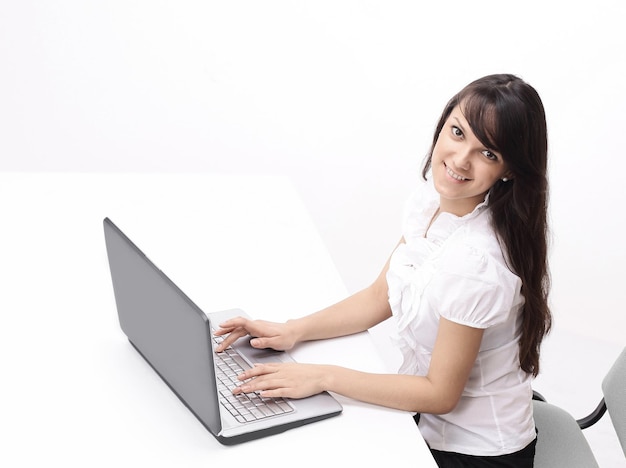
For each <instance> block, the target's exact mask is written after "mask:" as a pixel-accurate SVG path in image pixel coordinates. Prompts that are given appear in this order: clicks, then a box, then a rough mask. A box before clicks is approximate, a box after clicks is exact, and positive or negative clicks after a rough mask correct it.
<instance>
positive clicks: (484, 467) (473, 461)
mask: <svg viewBox="0 0 626 468" xmlns="http://www.w3.org/2000/svg"><path fill="white" fill-rule="evenodd" d="M413 418H414V419H415V422H416V423H418V422H419V414H416V415H415V416H414V417H413ZM536 445H537V439H535V440H533V441H532V442H531V443H530V444H528V445H527V446H526V447H524V448H523V449H522V450H520V451H518V452H514V453H509V454H506V455H498V456H490V457H482V456H477V455H466V454H464V453H456V452H443V451H441V450H433V449H430V453H432V454H433V458H434V459H435V461H436V462H437V466H439V468H533V465H534V462H535V446H536Z"/></svg>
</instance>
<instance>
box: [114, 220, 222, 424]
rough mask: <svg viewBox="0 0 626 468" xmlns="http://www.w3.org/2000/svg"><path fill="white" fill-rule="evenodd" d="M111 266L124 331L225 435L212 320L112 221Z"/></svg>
mask: <svg viewBox="0 0 626 468" xmlns="http://www.w3.org/2000/svg"><path fill="white" fill-rule="evenodd" d="M104 230H105V240H106V246H107V252H108V257H109V267H110V269H111V277H112V281H113V290H114V294H115V301H116V303H117V310H118V316H119V321H120V325H121V328H122V330H123V331H124V333H125V334H126V336H127V337H128V339H129V340H130V342H131V343H132V345H133V346H134V347H135V348H136V349H137V350H138V351H139V353H141V355H142V356H143V357H144V358H145V359H146V360H147V361H148V363H149V364H150V365H151V366H152V367H153V368H154V370H155V371H156V372H157V373H158V374H159V375H160V376H161V378H162V379H163V380H164V381H165V382H166V383H167V384H168V385H169V387H170V388H171V389H172V390H173V391H174V392H175V393H176V394H177V395H178V397H179V398H180V399H181V400H182V401H183V402H184V403H185V404H186V405H187V407H188V408H189V409H190V410H191V411H192V412H193V413H194V414H195V415H196V417H197V418H198V419H200V421H201V422H202V423H203V424H204V425H205V426H206V427H207V429H209V430H210V431H211V432H212V433H213V434H215V435H216V434H218V433H219V432H220V430H221V423H220V416H219V402H218V399H217V394H216V392H217V390H216V387H215V375H214V372H215V371H214V368H213V360H212V355H213V350H212V348H211V336H210V327H209V323H208V319H207V317H206V315H205V314H204V313H203V312H202V311H201V310H200V309H199V308H198V307H197V306H196V305H195V304H194V303H193V302H192V301H191V300H190V299H189V298H188V297H187V296H186V295H185V294H184V293H183V292H182V291H181V290H180V289H178V287H177V286H176V285H175V284H174V283H173V282H172V281H170V280H169V278H167V276H165V274H163V273H162V272H161V271H160V270H159V269H158V268H157V267H156V266H155V265H154V264H153V263H152V262H151V261H150V260H149V259H148V258H147V257H146V256H145V255H144V254H143V253H142V252H141V251H140V250H139V249H138V248H137V247H136V246H135V245H134V244H133V243H132V242H131V241H130V239H128V238H127V237H126V236H125V235H124V234H123V233H122V232H121V231H120V230H119V229H118V228H117V227H116V226H115V225H114V224H113V223H112V222H111V221H110V220H109V219H105V220H104Z"/></svg>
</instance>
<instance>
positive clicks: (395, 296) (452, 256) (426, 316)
mask: <svg viewBox="0 0 626 468" xmlns="http://www.w3.org/2000/svg"><path fill="white" fill-rule="evenodd" d="M438 206H439V194H438V193H437V192H436V190H435V189H434V187H433V184H432V182H430V181H429V182H427V183H425V184H423V186H422V187H420V189H419V190H418V191H416V192H415V193H414V194H413V196H412V197H411V198H410V199H409V200H408V202H407V206H406V211H405V219H404V227H403V236H404V241H405V243H402V244H400V245H399V246H398V247H397V249H396V250H395V252H394V253H393V255H392V256H391V261H390V265H389V270H388V272H387V283H388V286H389V303H390V305H391V309H392V312H393V315H394V318H395V320H396V323H397V336H396V337H395V341H396V342H397V344H398V346H399V348H400V351H401V352H402V355H403V363H402V366H401V367H400V370H399V372H400V373H404V374H413V375H426V374H427V373H428V367H429V365H430V358H431V354H432V351H433V347H434V344H435V339H436V337H437V330H438V327H439V318H440V317H445V318H446V319H448V320H451V321H453V322H456V323H460V324H463V325H467V326H470V327H475V328H482V329H484V334H483V339H482V343H481V346H480V350H479V353H478V357H477V359H476V362H475V363H474V367H473V368H472V371H471V373H470V377H469V379H468V381H467V384H466V386H465V389H464V390H463V394H462V396H461V399H460V401H459V404H458V405H457V406H456V408H455V409H454V410H453V411H451V412H450V413H447V414H443V415H432V414H422V415H421V418H420V422H419V428H420V431H421V433H422V435H423V437H424V439H425V440H426V442H427V443H428V444H429V446H430V447H431V448H432V449H436V450H445V451H450V452H459V453H465V454H470V455H483V456H490V455H503V454H507V453H513V452H516V451H518V450H521V449H522V448H524V447H525V446H526V445H528V444H529V443H530V442H531V441H532V440H533V439H534V438H535V436H536V434H535V424H534V421H533V414H532V401H531V400H532V388H531V381H532V376H531V375H530V374H527V373H526V372H524V371H523V370H522V369H521V368H520V365H519V349H518V340H519V336H520V333H521V332H520V326H521V308H522V306H523V304H524V297H523V296H522V294H521V280H520V278H519V277H518V276H517V275H515V274H514V273H513V272H511V270H509V268H508V267H507V265H506V263H505V258H504V255H503V253H502V251H501V249H500V245H499V243H498V240H497V238H496V235H495V232H494V230H493V228H492V226H491V220H490V211H489V209H488V200H485V202H483V203H481V204H479V205H478V206H477V207H476V208H475V209H474V211H472V212H471V213H470V214H467V215H465V216H462V217H458V216H455V215H453V214H451V213H440V214H439V216H438V217H437V219H436V220H435V221H434V223H433V224H432V225H431V226H430V228H428V224H429V222H430V220H431V219H432V217H433V215H434V213H435V211H436V210H437V207H438ZM427 230H428V234H427V237H424V234H425V233H426V231H427Z"/></svg>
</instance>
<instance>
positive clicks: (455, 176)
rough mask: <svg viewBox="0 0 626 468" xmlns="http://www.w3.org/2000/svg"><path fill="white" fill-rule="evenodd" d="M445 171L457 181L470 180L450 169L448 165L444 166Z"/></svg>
mask: <svg viewBox="0 0 626 468" xmlns="http://www.w3.org/2000/svg"><path fill="white" fill-rule="evenodd" d="M446 172H447V173H448V175H449V176H450V177H452V178H453V179H456V180H458V181H461V182H462V181H464V180H470V179H468V178H467V177H463V176H462V175H460V174H457V173H456V172H454V171H453V170H452V169H450V168H449V167H448V166H446Z"/></svg>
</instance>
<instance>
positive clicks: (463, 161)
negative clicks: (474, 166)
mask: <svg viewBox="0 0 626 468" xmlns="http://www.w3.org/2000/svg"><path fill="white" fill-rule="evenodd" d="M454 164H455V165H456V166H457V167H458V168H459V169H465V170H467V169H469V168H470V165H471V152H470V151H469V150H461V151H459V152H457V153H456V154H455V155H454Z"/></svg>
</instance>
